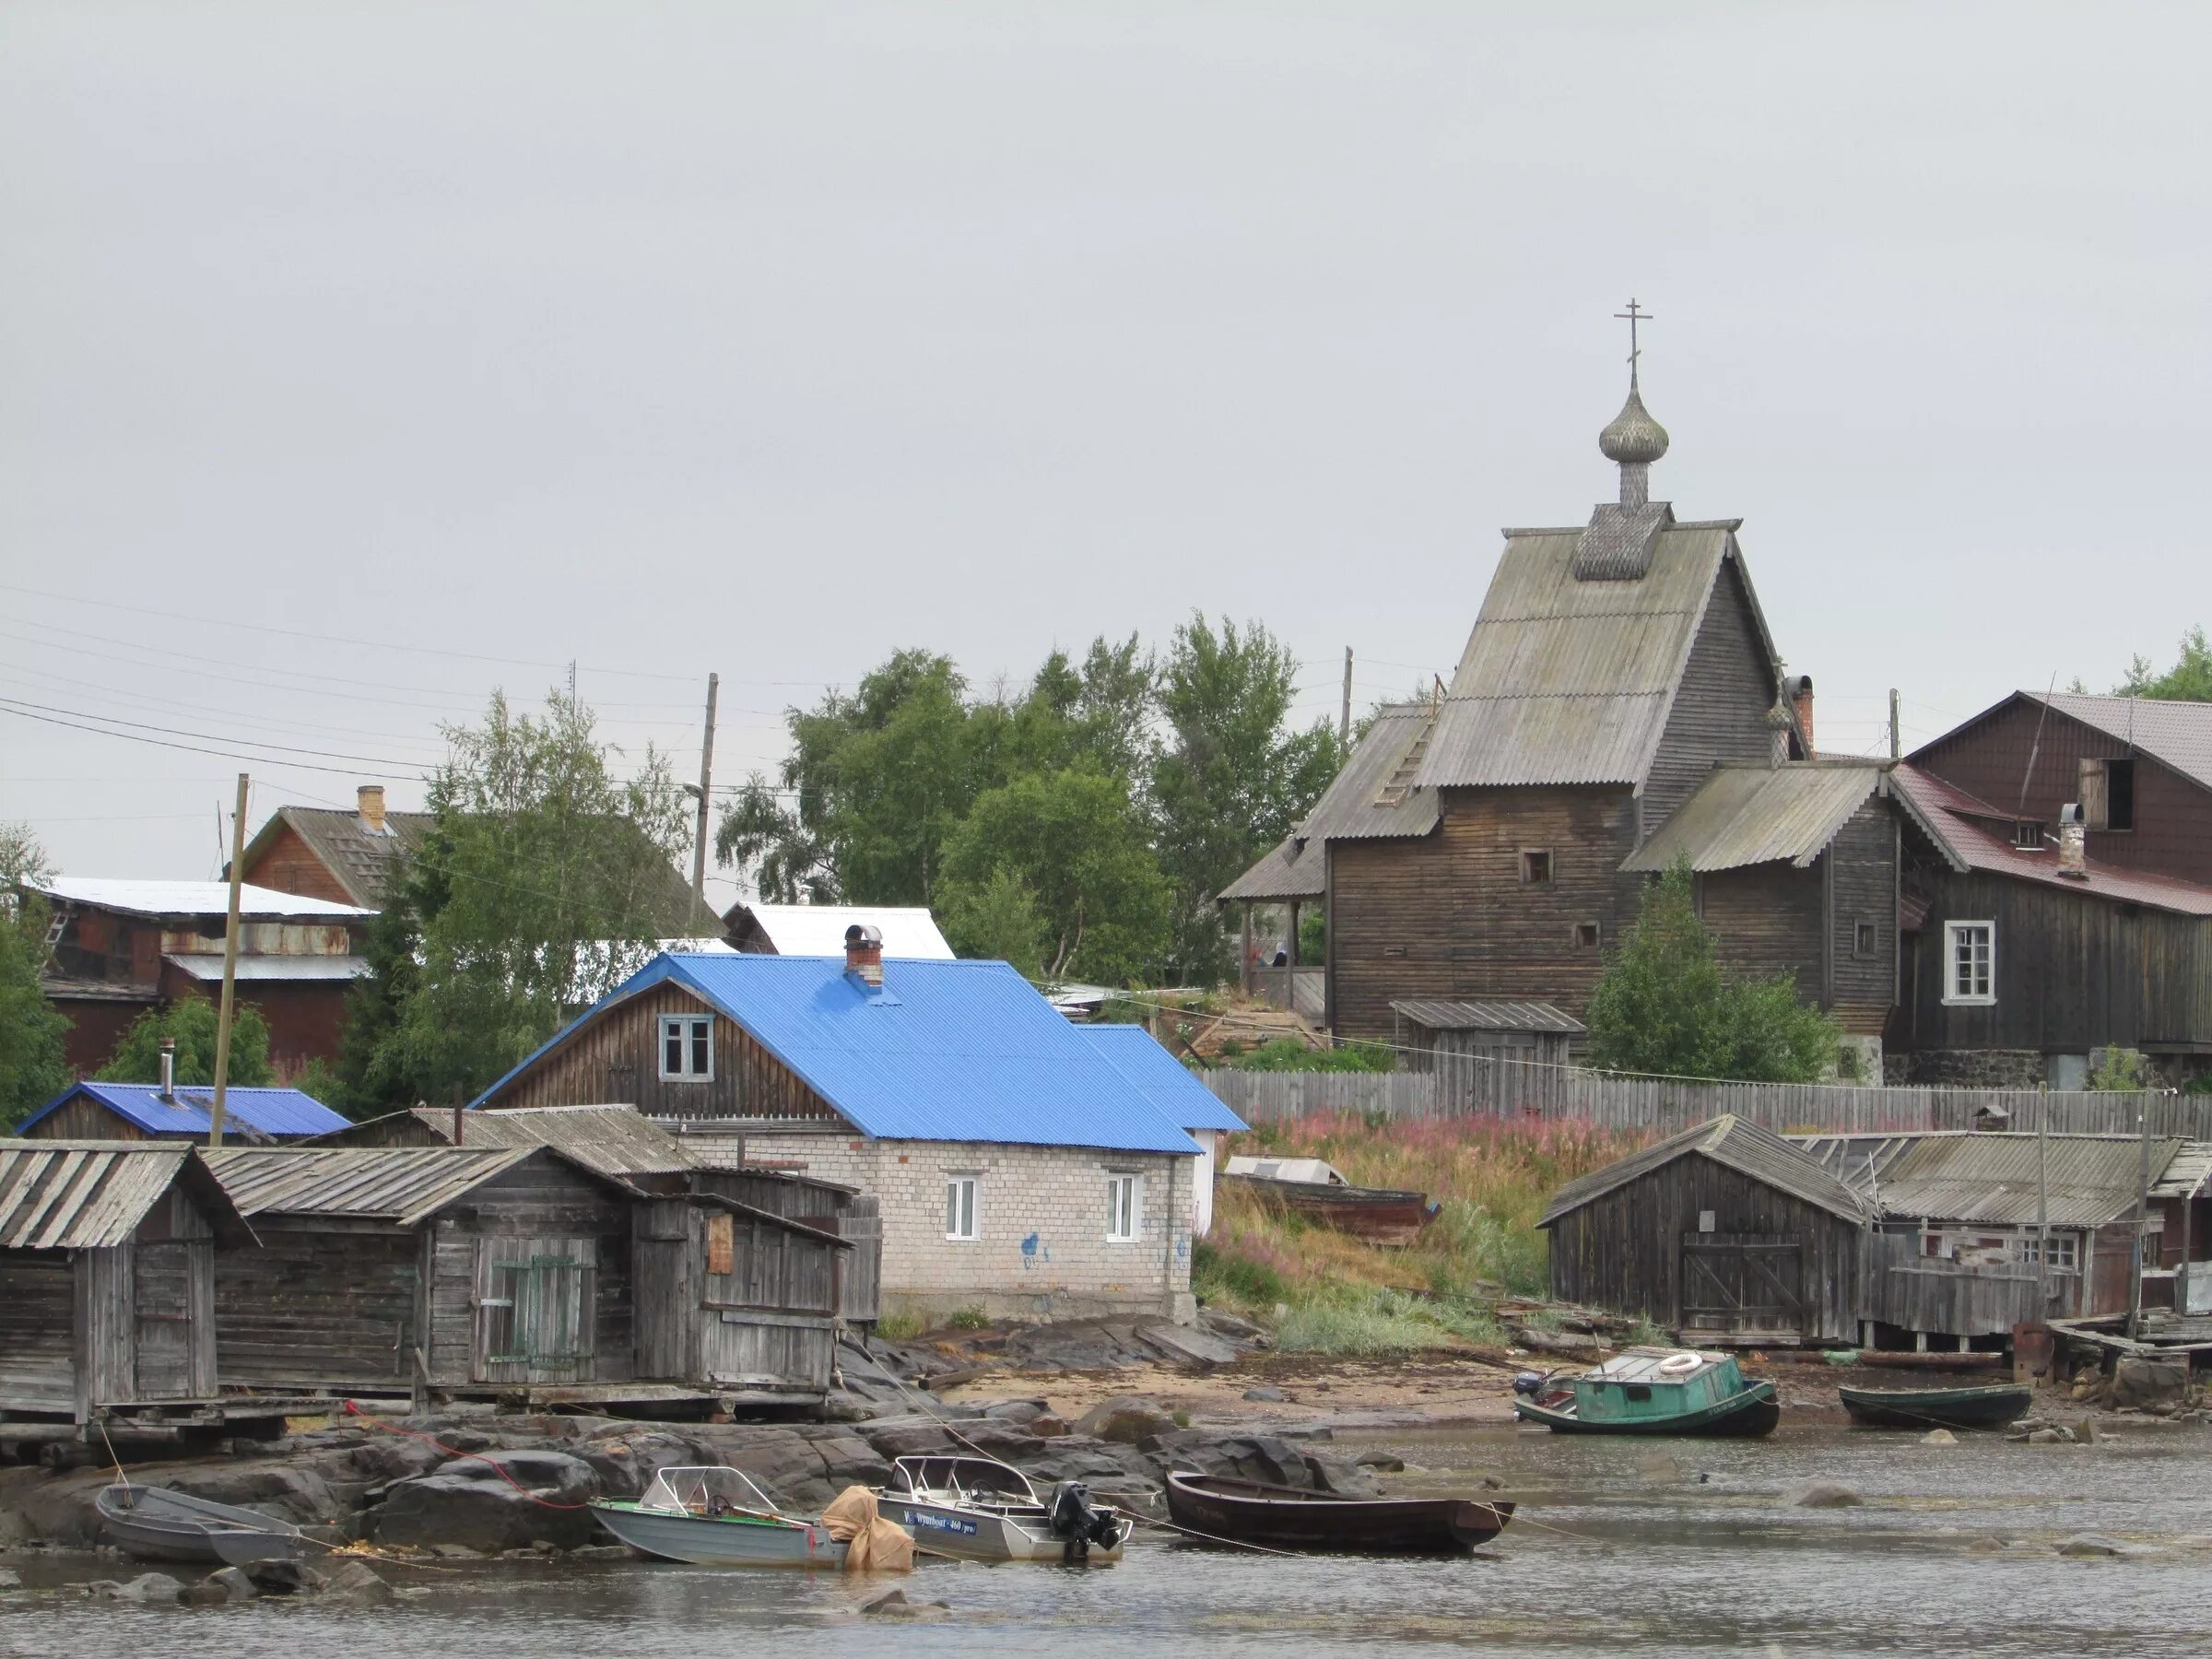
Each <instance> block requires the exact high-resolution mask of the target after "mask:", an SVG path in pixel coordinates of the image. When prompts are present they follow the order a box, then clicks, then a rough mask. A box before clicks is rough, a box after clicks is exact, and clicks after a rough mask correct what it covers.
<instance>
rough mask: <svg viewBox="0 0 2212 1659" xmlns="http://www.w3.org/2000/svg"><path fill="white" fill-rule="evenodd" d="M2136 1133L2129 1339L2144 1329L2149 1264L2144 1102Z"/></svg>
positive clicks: (2147, 1131) (2147, 1137)
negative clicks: (2133, 1259)
mask: <svg viewBox="0 0 2212 1659" xmlns="http://www.w3.org/2000/svg"><path fill="white" fill-rule="evenodd" d="M2136 1124H2137V1128H2138V1131H2139V1133H2138V1134H2137V1135H2136V1139H2137V1141H2138V1142H2139V1143H2140V1149H2139V1150H2138V1151H2137V1153H2136V1166H2137V1168H2136V1271H2135V1273H2134V1274H2133V1275H2132V1276H2131V1278H2130V1283H2129V1285H2128V1288H2127V1339H2128V1340H2129V1341H2130V1342H2133V1341H2135V1339H2136V1337H2137V1336H2138V1335H2141V1334H2142V1330H2143V1270H2144V1268H2146V1267H2147V1266H2148V1265H2150V1261H2149V1257H2150V1250H2149V1244H2150V1108H2149V1106H2148V1105H2147V1104H2145V1105H2139V1106H2137V1107H2136Z"/></svg>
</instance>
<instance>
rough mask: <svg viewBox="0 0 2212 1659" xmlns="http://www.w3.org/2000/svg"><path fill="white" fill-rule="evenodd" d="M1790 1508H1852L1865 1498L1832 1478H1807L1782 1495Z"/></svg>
mask: <svg viewBox="0 0 2212 1659" xmlns="http://www.w3.org/2000/svg"><path fill="white" fill-rule="evenodd" d="M1782 1500H1783V1502H1784V1503H1785V1504H1787V1505H1788V1506H1789V1507H1790V1508H1792V1509H1852V1508H1854V1507H1855V1506H1857V1505H1859V1504H1862V1503H1864V1502H1865V1501H1866V1500H1865V1499H1864V1498H1862V1497H1860V1496H1859V1495H1858V1494H1857V1493H1856V1492H1854V1491H1853V1490H1852V1489H1851V1488H1849V1487H1847V1486H1841V1485H1838V1484H1837V1483H1836V1482H1835V1481H1832V1480H1807V1481H1805V1482H1802V1483H1801V1484H1799V1485H1797V1486H1794V1487H1792V1488H1790V1489H1789V1490H1788V1491H1786V1492H1784V1493H1783V1495H1782Z"/></svg>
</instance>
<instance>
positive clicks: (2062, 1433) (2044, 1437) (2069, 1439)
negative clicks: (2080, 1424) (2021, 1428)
mask: <svg viewBox="0 0 2212 1659" xmlns="http://www.w3.org/2000/svg"><path fill="white" fill-rule="evenodd" d="M2073 1441H2074V1431H2073V1430H2071V1429H2038V1430H2036V1431H2035V1432H2034V1433H2032V1434H2030V1436H2029V1437H2028V1443H2029V1444H2030V1445H2031V1446H2065V1445H2071V1444H2073Z"/></svg>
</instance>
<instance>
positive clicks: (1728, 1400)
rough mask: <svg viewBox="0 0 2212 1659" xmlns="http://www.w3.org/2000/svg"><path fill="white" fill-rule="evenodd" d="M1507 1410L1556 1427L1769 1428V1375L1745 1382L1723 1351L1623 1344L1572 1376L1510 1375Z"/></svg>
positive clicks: (1772, 1419) (1648, 1430)
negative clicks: (1619, 1349) (1510, 1407)
mask: <svg viewBox="0 0 2212 1659" xmlns="http://www.w3.org/2000/svg"><path fill="white" fill-rule="evenodd" d="M1513 1391H1514V1393H1513V1415H1514V1416H1516V1417H1518V1418H1521V1420H1522V1421H1524V1422H1527V1423H1542V1424H1543V1425H1544V1426H1545V1427H1546V1428H1547V1429H1549V1430H1552V1431H1553V1432H1554V1433H1556V1434H1652V1435H1668V1434H1673V1435H1760V1434H1771V1433H1772V1432H1773V1431H1774V1425H1775V1424H1776V1423H1778V1422H1780V1421H1781V1420H1782V1406H1781V1405H1780V1403H1779V1402H1777V1401H1776V1399H1775V1398H1774V1384H1773V1383H1771V1382H1746V1381H1745V1380H1744V1373H1743V1371H1741V1370H1739V1369H1738V1368H1737V1366H1736V1363H1735V1358H1734V1357H1733V1356H1732V1355H1728V1354H1707V1353H1692V1352H1690V1351H1688V1349H1679V1348H1630V1349H1629V1350H1628V1351H1627V1352H1625V1353H1623V1354H1621V1355H1619V1356H1618V1358H1616V1359H1608V1360H1606V1362H1605V1363H1604V1364H1603V1365H1601V1366H1599V1367H1598V1368H1597V1369H1596V1370H1595V1371H1584V1372H1583V1374H1582V1375H1581V1376H1579V1377H1570V1378H1566V1379H1563V1380H1562V1379H1558V1378H1553V1377H1542V1378H1529V1379H1515V1381H1514V1383H1513Z"/></svg>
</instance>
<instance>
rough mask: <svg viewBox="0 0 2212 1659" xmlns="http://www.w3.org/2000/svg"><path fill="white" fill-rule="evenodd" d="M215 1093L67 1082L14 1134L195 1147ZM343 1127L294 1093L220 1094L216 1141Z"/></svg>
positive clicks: (282, 1137)
mask: <svg viewBox="0 0 2212 1659" xmlns="http://www.w3.org/2000/svg"><path fill="white" fill-rule="evenodd" d="M214 1103H215V1090H214V1089H213V1088H210V1087H208V1085H206V1084H205V1083H180V1084H177V1085H176V1086H175V1087H174V1088H171V1089H168V1090H166V1091H165V1090H164V1089H163V1088H162V1087H161V1085H160V1084H159V1083H100V1082H97V1081H94V1080H92V1079H90V1078H88V1079H86V1080H85V1081H83V1082H80V1083H72V1084H71V1085H70V1086H69V1087H68V1088H65V1089H64V1090H63V1091H62V1092H61V1093H60V1094H58V1095H56V1096H54V1097H53V1100H49V1101H47V1102H46V1104H45V1105H43V1106H41V1107H40V1108H39V1109H38V1111H36V1112H32V1113H31V1114H30V1115H29V1117H27V1118H25V1119H24V1120H23V1122H22V1124H20V1125H19V1126H18V1128H17V1130H16V1134H18V1135H25V1136H28V1137H29V1138H30V1139H33V1140H107V1141H126V1140H198V1141H204V1140H206V1138H207V1128H208V1112H209V1110H210V1108H211V1107H212V1106H213V1105H214ZM348 1126H349V1124H348V1120H347V1119H346V1118H343V1117H341V1116H339V1115H338V1114H337V1113H336V1112H333V1111H332V1110H331V1109H330V1108H329V1107H327V1106H325V1105H324V1104H323V1102H322V1101H320V1100H316V1099H315V1098H314V1096H312V1095H310V1094H302V1093H301V1092H300V1090H299V1089H297V1088H226V1089H225V1090H224V1091H223V1138H224V1139H225V1140H226V1141H229V1142H232V1143H234V1144H236V1145H240V1146H248V1147H251V1146H273V1145H281V1144H282V1143H284V1142H286V1141H297V1140H305V1139H307V1138H308V1137H310V1136H312V1135H328V1134H330V1133H331V1132H332V1131H333V1130H336V1129H344V1128H347V1127H348Z"/></svg>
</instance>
